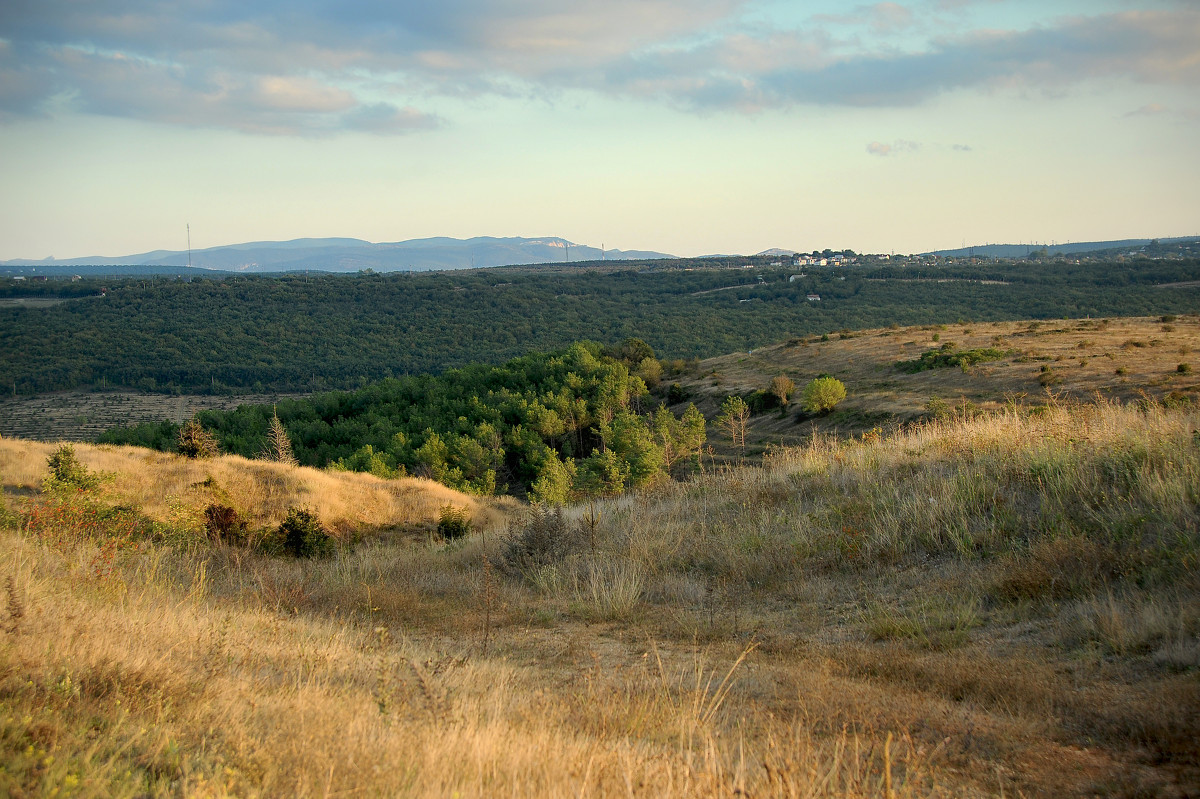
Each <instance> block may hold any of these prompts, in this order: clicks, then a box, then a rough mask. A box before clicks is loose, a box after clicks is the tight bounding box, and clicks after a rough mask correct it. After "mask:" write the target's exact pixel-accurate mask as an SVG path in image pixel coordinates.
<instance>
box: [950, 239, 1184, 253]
mask: <svg viewBox="0 0 1200 799" xmlns="http://www.w3.org/2000/svg"><path fill="white" fill-rule="evenodd" d="M1197 240H1200V237H1197V236H1176V237H1174V238H1166V239H1158V241H1159V242H1160V243H1162V244H1175V243H1178V242H1188V241H1197ZM1152 241H1154V239H1116V240H1113V241H1072V242H1066V243H1063V242H1058V243H1055V244H1045V243H1041V244H981V245H977V246H974V247H959V248H957V249H953V250H934V251H933V253H932V254H933V255H942V256H946V257H953V258H962V257H969V256H972V255H975V256H980V257H984V258H1024V257H1026V256H1027V255H1029V253H1031V252H1035V251H1037V250H1041V249H1043V248H1045V250H1046V252H1048V253H1049V254H1051V255H1056V254H1057V255H1078V254H1082V253H1094V252H1103V251H1105V250H1122V249H1124V250H1141V248H1143V247H1145V246H1146V245H1147V244H1150V243H1151V242H1152Z"/></svg>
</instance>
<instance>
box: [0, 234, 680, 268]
mask: <svg viewBox="0 0 1200 799" xmlns="http://www.w3.org/2000/svg"><path fill="white" fill-rule="evenodd" d="M674 257H675V256H673V255H668V254H666V253H661V252H651V251H649V250H600V249H597V248H596V247H587V246H584V245H579V244H574V243H573V242H570V241H567V240H566V239H562V238H558V237H557V236H550V237H546V238H537V239H527V238H517V237H514V238H493V237H491V236H480V237H477V238H473V239H452V238H444V237H440V238H430V239H411V240H409V241H397V242H391V243H382V244H373V243H371V242H369V241H363V240H362V239H342V238H327V239H294V240H292V241H254V242H249V243H246V244H231V245H227V246H224V247H209V248H207V249H203V250H192V252H191V265H192V266H193V267H198V268H201V269H212V270H219V271H223V272H291V271H304V270H313V271H321V272H357V271H360V270H363V269H373V270H375V271H376V272H393V271H397V270H413V271H425V270H433V269H470V268H472V267H481V266H517V265H524V264H545V263H563V262H568V261H599V260H602V259H604V260H613V261H619V260H630V259H639V260H640V259H654V258H674ZM188 260H189V259H188V252H187V250H154V251H153V252H144V253H139V254H137V255H125V256H121V257H118V258H106V257H100V256H93V257H86V258H68V259H63V260H57V259H54V258H46V259H43V260H40V261H32V260H27V259H16V260H12V261H0V266H34V267H37V266H47V267H48V266H57V267H62V266H84V265H95V266H149V265H154V266H172V267H186V266H188Z"/></svg>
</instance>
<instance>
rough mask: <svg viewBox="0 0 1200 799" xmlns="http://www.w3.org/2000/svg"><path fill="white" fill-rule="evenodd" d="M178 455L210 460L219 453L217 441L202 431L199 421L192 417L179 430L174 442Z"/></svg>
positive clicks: (210, 434)
mask: <svg viewBox="0 0 1200 799" xmlns="http://www.w3.org/2000/svg"><path fill="white" fill-rule="evenodd" d="M176 446H178V448H179V454H181V455H184V456H186V457H188V458H211V457H214V456H215V455H217V453H218V452H220V449H219V448H218V447H217V439H216V438H215V437H214V436H213V434H212V433H210V432H208V431H207V430H205V429H204V426H203V425H201V424H200V420H199V419H198V418H196V417H195V416H193V417H192V418H191V419H188V420H187V422H185V423H184V425H183V427H181V428H179V438H178V439H177V441H176Z"/></svg>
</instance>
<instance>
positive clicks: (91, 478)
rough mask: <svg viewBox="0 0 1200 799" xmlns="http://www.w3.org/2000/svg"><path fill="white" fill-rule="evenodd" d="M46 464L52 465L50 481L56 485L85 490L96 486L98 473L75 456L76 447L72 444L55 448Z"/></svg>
mask: <svg viewBox="0 0 1200 799" xmlns="http://www.w3.org/2000/svg"><path fill="white" fill-rule="evenodd" d="M46 465H47V466H49V467H50V481H49V482H50V483H52V484H54V485H59V486H66V487H70V488H79V489H83V490H87V489H89V488H94V487H95V486H96V483H97V478H96V475H94V474H92V473H91V472H89V471H88V470H87V467H86V466H84V465H83V464H82V463H80V462H79V459H78V458H77V457H75V448H74V447H73V446H71V445H70V444H63V445H62V446H60V447H59V448H58V449H56V450H54V454H52V455H51V456H50V457H49V458H48V459H47V460H46Z"/></svg>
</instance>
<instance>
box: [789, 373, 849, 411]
mask: <svg viewBox="0 0 1200 799" xmlns="http://www.w3.org/2000/svg"><path fill="white" fill-rule="evenodd" d="M845 398H846V386H845V384H843V383H842V381H841V380H838V379H837V378H836V377H818V378H817V379H816V380H812V381H810V382H809V384H808V385H807V386H805V387H804V393H803V394H802V395H801V397H800V407H801V408H803V409H804V410H805V411H806V412H808V413H827V412H829V411H832V410H833V409H834V408H836V407H837V405H838V403H839V402H841V401H842V400H844V399H845Z"/></svg>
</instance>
